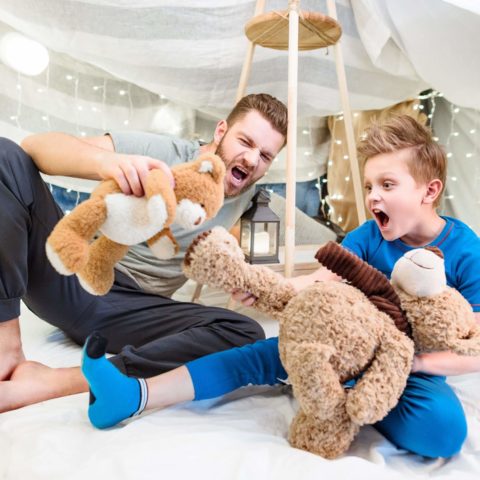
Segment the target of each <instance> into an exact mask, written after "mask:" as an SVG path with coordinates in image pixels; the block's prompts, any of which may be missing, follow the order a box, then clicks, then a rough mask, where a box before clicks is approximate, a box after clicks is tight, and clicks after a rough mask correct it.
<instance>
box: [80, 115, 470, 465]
mask: <svg viewBox="0 0 480 480" xmlns="http://www.w3.org/2000/svg"><path fill="white" fill-rule="evenodd" d="M359 152H360V154H361V155H362V156H363V157H364V158H365V159H366V164H365V171H364V181H365V191H366V193H365V202H366V205H367V207H368V210H369V211H370V212H371V214H372V216H373V217H374V219H373V220H370V221H368V222H366V223H364V224H363V225H362V226H360V227H359V228H357V229H356V230H354V231H353V232H351V233H350V234H348V235H347V236H346V238H345V240H344V242H343V246H344V247H345V248H348V249H349V250H351V251H352V252H354V253H355V254H356V255H358V256H359V257H361V258H362V259H363V260H365V261H367V262H368V263H370V264H371V265H373V266H374V267H376V268H378V269H379V270H381V271H382V272H383V273H385V274H386V275H387V276H388V277H389V276H390V274H391V271H392V268H393V265H394V263H395V262H396V260H397V259H398V258H399V257H400V256H402V255H403V254H404V253H405V252H406V251H408V250H410V249H412V248H416V247H420V246H425V245H435V246H437V247H440V248H441V249H442V251H443V253H444V256H445V267H446V274H447V281H448V284H449V285H450V286H451V287H454V288H456V289H458V290H459V291H460V292H461V293H462V294H463V296H464V297H466V298H467V300H468V301H469V302H470V303H471V305H472V308H473V310H474V311H475V312H477V313H476V314H475V315H476V316H477V318H478V319H479V320H480V313H478V312H480V288H479V286H480V239H479V238H478V236H477V235H476V234H475V233H474V232H473V231H472V230H470V229H469V228H468V227H467V226H466V225H465V224H463V223H462V222H460V221H458V220H455V219H453V218H448V217H441V216H439V215H438V214H437V212H436V210H435V209H436V207H437V205H438V204H439V201H440V197H441V194H442V192H443V189H444V185H445V175H446V160H445V154H444V152H443V150H442V149H441V147H440V146H439V145H437V144H436V143H435V142H434V141H433V140H432V136H431V133H430V131H429V130H427V129H426V128H425V127H423V126H422V125H420V124H419V123H417V122H416V121H415V120H413V119H412V118H410V117H408V116H400V117H395V118H393V119H391V120H390V121H389V122H388V123H387V124H384V125H382V126H379V125H373V126H371V127H370V128H369V130H368V131H367V136H366V139H365V140H364V141H363V142H362V143H361V145H360V146H359ZM327 279H330V280H332V279H333V278H332V277H331V274H329V272H328V271H326V270H325V269H324V270H319V271H318V272H316V273H314V274H312V275H309V276H306V277H303V278H296V279H292V283H293V284H294V286H295V288H297V290H299V289H301V288H304V287H305V286H307V285H309V284H311V283H312V282H314V281H316V280H327ZM236 298H237V299H238V300H241V301H243V303H244V304H252V303H253V302H254V301H255V299H254V298H252V296H251V295H250V294H249V293H248V292H244V293H237V295H236ZM104 351H105V340H104V339H103V338H102V337H100V336H99V335H93V336H91V337H90V338H89V339H88V340H87V342H86V345H85V348H84V356H83V365H82V369H83V372H84V374H85V376H86V377H87V380H88V382H89V385H90V389H91V392H92V393H93V395H94V401H93V403H91V405H90V407H89V417H90V420H91V422H92V423H93V424H94V425H95V426H96V427H98V428H105V427H109V426H112V425H114V424H116V423H118V422H120V421H122V420H123V419H125V418H127V417H130V416H133V415H136V414H138V413H141V411H143V410H144V409H150V408H163V407H166V406H169V405H173V404H176V403H179V402H183V401H189V400H201V399H206V398H213V397H216V396H219V395H222V394H225V393H227V392H230V391H232V390H234V389H237V388H239V387H242V386H245V385H248V384H270V385H273V384H276V383H279V380H280V379H285V378H286V377H287V373H286V372H285V370H284V368H283V366H282V364H281V361H280V357H279V353H278V338H270V339H267V340H262V341H258V342H256V343H254V344H252V345H247V346H244V347H239V348H233V349H231V350H227V351H223V352H219V353H214V354H211V355H207V356H205V357H202V358H199V359H197V360H194V361H192V362H189V363H187V364H186V365H185V366H182V367H179V368H177V369H175V370H172V371H170V372H168V373H165V374H162V375H159V376H156V377H152V378H149V379H148V380H145V379H135V378H130V377H126V376H124V375H123V374H122V373H121V372H120V371H119V370H117V369H116V367H115V366H114V365H112V364H111V363H110V362H108V361H107V360H106V359H105V357H104V355H103V353H104ZM475 371H480V357H461V356H458V355H455V354H453V353H450V352H439V353H432V354H424V355H418V356H416V357H415V359H414V363H413V368H412V373H411V375H410V377H409V379H408V382H407V386H406V388H405V391H404V393H403V395H402V397H401V398H400V401H399V403H398V405H397V406H396V407H395V408H394V409H393V410H392V411H391V412H390V413H389V414H388V415H387V416H386V417H385V418H384V419H383V420H382V421H380V422H378V423H377V424H376V425H375V427H376V428H377V429H378V430H379V431H380V432H381V433H382V434H383V435H385V437H387V438H388V439H389V440H390V441H391V442H393V443H394V444H395V445H397V446H399V447H401V448H404V449H406V450H409V451H411V452H414V453H417V454H419V455H423V456H426V457H450V456H452V455H454V454H456V453H458V451H459V450H460V449H461V446H462V444H463V442H464V440H465V438H466V434H467V427H466V421H465V415H464V412H463V409H462V406H461V404H460V401H459V400H458V398H457V397H456V395H455V394H454V393H453V391H452V389H451V388H450V387H449V386H448V385H447V383H446V381H445V375H455V374H461V373H467V372H475ZM92 398H93V397H92ZM440 432H442V433H443V432H444V434H443V435H442V434H439V433H440Z"/></svg>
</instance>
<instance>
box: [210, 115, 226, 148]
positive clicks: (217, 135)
mask: <svg viewBox="0 0 480 480" xmlns="http://www.w3.org/2000/svg"><path fill="white" fill-rule="evenodd" d="M227 130H228V124H227V121H226V120H220V121H219V122H218V123H217V126H216V127H215V132H214V134H213V140H214V142H215V144H216V145H218V144H219V143H220V142H221V141H222V138H223V136H224V135H225V133H226V132H227Z"/></svg>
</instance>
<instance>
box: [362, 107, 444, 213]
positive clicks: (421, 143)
mask: <svg viewBox="0 0 480 480" xmlns="http://www.w3.org/2000/svg"><path fill="white" fill-rule="evenodd" d="M403 149H409V150H410V152H411V154H410V158H409V160H408V170H409V172H410V174H411V175H412V177H413V178H414V179H415V181H416V182H417V183H425V184H426V183H428V182H430V181H432V180H435V179H439V180H441V182H442V185H443V186H442V191H441V192H440V195H439V196H438V197H437V199H436V200H435V203H434V206H435V207H436V206H438V204H439V203H440V199H441V196H442V193H443V190H444V189H445V181H446V174H447V158H446V155H445V151H444V149H443V148H442V147H441V146H440V145H439V144H438V143H437V142H436V141H435V140H433V137H432V132H431V130H430V129H429V128H427V127H425V126H423V125H422V124H421V123H419V122H417V121H416V120H415V119H414V118H412V117H410V116H409V115H395V116H392V117H390V118H389V119H388V120H387V121H386V122H384V123H382V124H379V123H376V122H374V123H372V124H370V125H369V126H368V128H367V129H366V130H365V133H364V136H363V139H362V140H361V142H360V143H359V145H358V154H359V156H360V157H362V158H363V159H364V160H365V161H367V160H368V159H369V158H372V157H374V156H375V155H380V154H382V153H391V152H396V151H398V150H403Z"/></svg>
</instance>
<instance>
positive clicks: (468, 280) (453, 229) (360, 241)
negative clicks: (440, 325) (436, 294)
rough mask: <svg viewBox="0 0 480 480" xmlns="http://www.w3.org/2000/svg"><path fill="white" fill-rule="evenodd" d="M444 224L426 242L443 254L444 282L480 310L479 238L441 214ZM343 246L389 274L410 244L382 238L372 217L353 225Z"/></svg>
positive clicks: (388, 275)
mask: <svg viewBox="0 0 480 480" xmlns="http://www.w3.org/2000/svg"><path fill="white" fill-rule="evenodd" d="M442 218H443V219H444V220H445V221H446V224H445V227H444V229H443V230H442V232H441V233H440V235H438V237H437V238H436V239H435V240H434V241H433V242H431V243H430V244H429V245H431V246H436V247H438V248H440V250H442V252H443V254H444V257H445V273H446V276H447V283H448V285H449V286H450V287H453V288H456V289H457V290H458V291H459V292H460V293H461V294H462V295H463V296H464V297H465V298H466V299H467V300H468V301H469V302H470V304H471V305H472V308H473V311H474V312H480V238H479V237H478V235H477V234H476V233H475V232H474V231H473V230H472V229H470V228H469V227H468V226H467V225H465V224H464V223H463V222H461V221H460V220H457V219H455V218H451V217H442ZM342 246H343V247H345V248H347V249H348V250H350V251H351V252H353V253H355V254H356V255H357V256H359V257H360V258H361V259H362V260H365V261H366V262H368V263H369V264H370V265H372V266H373V267H375V268H377V269H378V270H380V271H381V272H383V273H384V274H385V275H386V276H387V277H388V278H390V275H391V273H392V269H393V266H394V265H395V262H396V261H397V260H398V259H399V258H400V257H401V256H402V255H403V254H404V253H405V252H408V251H409V250H413V249H414V248H418V247H411V246H410V245H407V244H405V243H403V242H402V241H401V240H400V239H397V240H394V241H387V240H385V239H384V238H383V237H382V235H381V234H380V230H379V229H378V226H377V224H376V223H375V221H374V220H369V221H367V222H365V223H364V224H363V225H361V226H360V227H358V228H356V229H355V230H353V231H352V232H350V233H349V234H347V236H346V237H345V239H344V240H343V242H342Z"/></svg>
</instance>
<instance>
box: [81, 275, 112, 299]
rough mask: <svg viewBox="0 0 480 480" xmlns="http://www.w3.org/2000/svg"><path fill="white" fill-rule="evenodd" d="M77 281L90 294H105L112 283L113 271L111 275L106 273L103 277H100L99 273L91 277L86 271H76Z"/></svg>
mask: <svg viewBox="0 0 480 480" xmlns="http://www.w3.org/2000/svg"><path fill="white" fill-rule="evenodd" d="M77 278H78V282H79V283H80V285H81V286H82V288H83V289H84V290H86V291H87V292H88V293H90V294H91V295H97V296H100V295H105V294H107V293H108V292H109V291H110V289H111V288H112V285H113V280H114V278H113V273H112V275H107V276H106V277H105V278H100V275H97V276H95V277H92V275H90V274H88V273H87V272H79V273H77Z"/></svg>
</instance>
